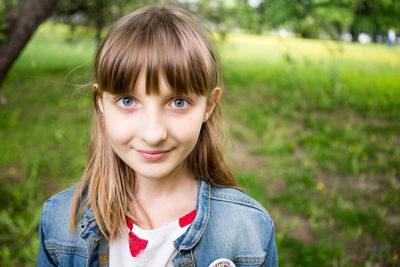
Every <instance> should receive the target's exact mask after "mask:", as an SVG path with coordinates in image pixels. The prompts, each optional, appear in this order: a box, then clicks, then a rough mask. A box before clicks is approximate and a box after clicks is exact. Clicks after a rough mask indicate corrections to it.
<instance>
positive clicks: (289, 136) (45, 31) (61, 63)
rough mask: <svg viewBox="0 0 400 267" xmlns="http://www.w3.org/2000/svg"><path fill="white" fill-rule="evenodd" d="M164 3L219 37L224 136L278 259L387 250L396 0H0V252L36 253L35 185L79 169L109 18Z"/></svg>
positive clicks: (45, 193)
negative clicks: (260, 208)
mask: <svg viewBox="0 0 400 267" xmlns="http://www.w3.org/2000/svg"><path fill="white" fill-rule="evenodd" d="M165 3H173V4H176V5H181V6H183V7H185V8H187V9H188V10H190V11H191V12H193V13H194V14H195V15H196V17H197V18H198V20H199V23H201V24H202V25H203V26H204V27H205V28H207V29H208V30H209V31H210V38H212V39H213V41H214V43H215V46H216V49H217V50H218V51H219V54H220V61H221V65H222V74H223V79H224V89H225V91H224V95H223V98H224V99H223V102H224V103H223V113H224V117H225V119H226V127H227V129H228V130H229V132H230V134H231V135H232V137H233V138H232V141H230V142H229V143H228V151H227V152H228V154H229V155H230V156H231V158H232V160H233V161H234V166H235V170H236V174H237V177H238V180H239V182H240V185H241V186H242V187H243V188H244V189H245V191H246V193H248V194H249V195H251V196H253V197H255V198H256V199H257V200H259V201H260V202H261V203H262V204H263V205H264V206H265V207H266V208H267V209H268V211H269V212H270V214H271V216H272V218H273V219H274V221H275V225H276V241H277V246H278V254H279V263H280V265H281V266H400V258H399V255H400V176H399V171H400V169H399V168H400V164H399V163H400V147H399V145H400V117H399V116H400V44H399V42H400V39H399V37H397V35H398V34H399V33H400V1H397V0H379V1H375V0H248V1H246V0H218V1H209V0H191V1H184V0H182V1H128V0H112V1H106V0H58V1H56V0H20V1H17V0H4V1H2V2H0V183H1V186H0V266H33V265H34V264H35V260H36V255H37V248H38V245H39V241H38V233H37V228H38V223H39V218H40V213H41V209H42V206H43V203H44V201H45V199H47V198H48V197H50V196H51V195H53V194H55V193H56V192H58V191H60V190H62V189H64V188H66V187H69V186H71V185H73V184H74V183H76V182H77V181H78V180H79V178H80V176H81V173H82V170H83V168H84V166H85V162H86V148H87V142H88V137H89V134H90V131H91V126H90V125H91V114H92V98H91V90H90V83H91V81H92V77H93V69H92V63H93V56H94V53H95V50H96V47H97V45H98V43H99V42H100V41H101V40H102V38H103V37H104V35H105V33H106V32H107V29H108V27H109V26H110V25H111V23H112V22H113V21H115V20H116V19H117V18H119V17H121V16H123V15H124V14H127V13H129V12H131V11H132V10H134V9H136V8H138V7H141V6H143V5H147V4H165ZM249 241H250V242H251V240H249Z"/></svg>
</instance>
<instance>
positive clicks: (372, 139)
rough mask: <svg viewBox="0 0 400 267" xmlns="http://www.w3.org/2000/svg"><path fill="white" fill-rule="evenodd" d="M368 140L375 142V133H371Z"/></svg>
mask: <svg viewBox="0 0 400 267" xmlns="http://www.w3.org/2000/svg"><path fill="white" fill-rule="evenodd" d="M370 140H371V142H372V143H375V142H376V135H374V134H373V135H371V138H370Z"/></svg>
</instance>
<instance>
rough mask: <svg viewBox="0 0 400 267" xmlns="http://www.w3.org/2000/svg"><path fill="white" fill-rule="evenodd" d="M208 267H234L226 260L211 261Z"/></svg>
mask: <svg viewBox="0 0 400 267" xmlns="http://www.w3.org/2000/svg"><path fill="white" fill-rule="evenodd" d="M208 267H235V264H234V263H233V262H232V261H231V260H228V259H218V260H215V261H213V262H212V263H211V264H210V265H209V266H208Z"/></svg>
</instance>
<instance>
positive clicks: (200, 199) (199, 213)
mask: <svg viewBox="0 0 400 267" xmlns="http://www.w3.org/2000/svg"><path fill="white" fill-rule="evenodd" d="M210 195H211V185H210V184H208V183H207V182H205V181H203V180H201V179H199V190H198V193H197V206H196V217H195V219H194V221H193V222H192V224H191V226H190V227H189V229H188V231H187V232H186V234H184V235H183V236H181V237H179V238H178V239H177V240H175V242H174V243H175V247H176V249H177V250H178V251H180V250H190V249H192V248H193V247H194V246H196V244H197V243H198V242H199V240H200V239H201V237H202V235H203V232H204V230H205V229H206V226H207V223H208V219H209V218H210Z"/></svg>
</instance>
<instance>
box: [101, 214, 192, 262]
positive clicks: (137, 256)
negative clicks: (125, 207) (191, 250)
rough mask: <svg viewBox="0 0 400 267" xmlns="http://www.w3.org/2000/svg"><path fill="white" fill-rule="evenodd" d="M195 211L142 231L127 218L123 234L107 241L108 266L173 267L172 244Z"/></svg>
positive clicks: (184, 228) (183, 230)
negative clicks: (155, 227) (160, 225)
mask: <svg viewBox="0 0 400 267" xmlns="http://www.w3.org/2000/svg"><path fill="white" fill-rule="evenodd" d="M195 216H196V210H193V211H192V212H190V213H189V214H187V215H185V216H183V217H181V218H180V219H178V220H176V221H173V222H171V223H169V224H167V225H164V226H162V227H160V228H157V229H152V230H143V229H141V228H140V227H139V226H137V225H135V224H133V223H132V221H131V220H129V219H127V227H126V233H124V234H123V235H121V236H119V237H117V238H116V239H114V240H112V241H111V242H110V246H109V249H110V251H109V252H110V254H109V257H110V267H121V266H135V267H136V266H157V267H158V266H173V262H172V260H173V259H174V257H175V256H176V253H177V252H176V249H175V246H174V243H173V242H174V241H175V240H176V239H178V237H180V236H181V235H183V234H184V233H185V232H186V230H187V228H188V227H189V226H190V224H191V223H192V221H193V220H194V217H195Z"/></svg>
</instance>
